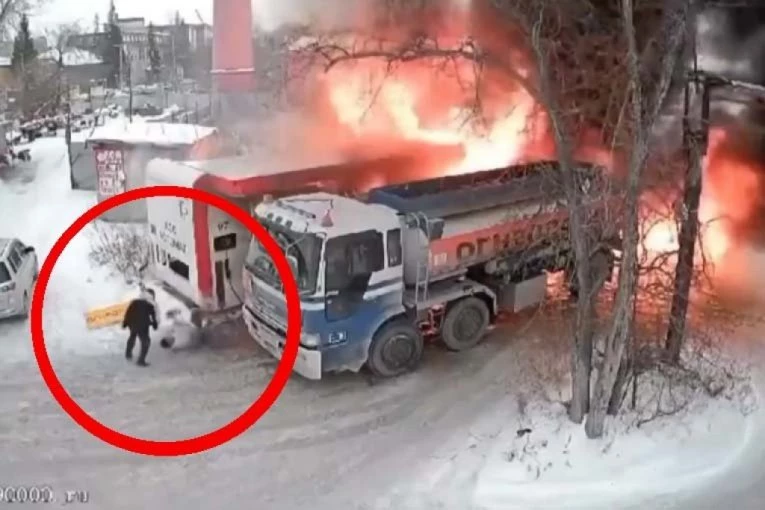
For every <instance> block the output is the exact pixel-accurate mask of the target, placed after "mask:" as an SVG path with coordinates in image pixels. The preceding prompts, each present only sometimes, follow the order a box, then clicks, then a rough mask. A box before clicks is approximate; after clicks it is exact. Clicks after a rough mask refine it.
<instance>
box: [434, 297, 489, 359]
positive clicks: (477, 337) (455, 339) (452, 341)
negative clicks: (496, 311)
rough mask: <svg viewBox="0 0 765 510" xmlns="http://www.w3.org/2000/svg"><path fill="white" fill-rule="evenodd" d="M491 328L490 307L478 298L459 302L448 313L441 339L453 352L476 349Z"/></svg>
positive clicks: (442, 327)
mask: <svg viewBox="0 0 765 510" xmlns="http://www.w3.org/2000/svg"><path fill="white" fill-rule="evenodd" d="M488 327H489V307H488V306H486V303H485V302H484V301H483V300H481V299H479V298H477V297H469V298H465V299H462V300H460V301H458V302H457V303H456V304H455V305H454V306H452V307H451V308H450V309H449V310H448V311H447V312H446V317H445V318H444V323H443V325H442V326H441V338H442V340H443V342H444V345H446V347H447V348H448V349H449V350H451V351H464V350H466V349H470V348H472V347H474V346H475V345H476V344H478V342H480V341H481V339H482V338H483V335H484V333H486V328H488Z"/></svg>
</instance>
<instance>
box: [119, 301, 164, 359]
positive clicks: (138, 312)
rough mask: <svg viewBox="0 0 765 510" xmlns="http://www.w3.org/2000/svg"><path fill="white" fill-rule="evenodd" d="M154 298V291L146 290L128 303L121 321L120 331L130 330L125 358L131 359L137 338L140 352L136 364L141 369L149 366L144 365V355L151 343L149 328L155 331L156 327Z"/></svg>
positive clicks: (147, 352)
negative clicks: (139, 342) (139, 343)
mask: <svg viewBox="0 0 765 510" xmlns="http://www.w3.org/2000/svg"><path fill="white" fill-rule="evenodd" d="M154 297H155V294H154V290H152V289H147V290H146V292H145V293H144V294H142V295H141V297H139V298H137V299H134V300H133V301H131V302H130V304H129V305H128V307H127V310H125V317H124V318H123V319H122V329H125V328H128V329H129V330H130V336H129V337H128V341H127V349H126V350H125V358H127V359H133V347H134V346H135V339H136V337H138V340H140V341H141V352H140V354H139V355H138V361H137V363H136V364H137V365H139V366H142V367H146V366H149V364H148V363H146V355H147V354H149V345H150V343H151V339H150V338H149V328H150V327H152V328H154V330H155V331H156V329H157V327H158V325H157V313H156V309H155V308H154Z"/></svg>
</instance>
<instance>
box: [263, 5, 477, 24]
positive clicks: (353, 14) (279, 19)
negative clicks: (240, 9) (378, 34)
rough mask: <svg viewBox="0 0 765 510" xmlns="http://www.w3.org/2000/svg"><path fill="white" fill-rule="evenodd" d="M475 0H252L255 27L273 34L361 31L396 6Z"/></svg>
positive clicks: (449, 6)
mask: <svg viewBox="0 0 765 510" xmlns="http://www.w3.org/2000/svg"><path fill="white" fill-rule="evenodd" d="M471 1H472V0H354V1H352V2H350V1H348V0H280V1H278V2H276V1H274V0H252V10H253V16H254V20H255V24H256V26H257V27H258V28H260V29H261V30H264V31H266V32H271V31H273V30H276V29H278V28H279V27H281V26H283V25H289V24H299V25H311V26H313V27H321V28H323V29H326V30H342V29H352V28H358V27H359V25H360V24H364V23H366V22H368V21H369V14H370V13H372V12H381V11H383V10H385V9H384V8H385V7H390V6H391V5H393V6H394V7H398V8H405V9H409V10H411V11H414V10H417V9H419V8H421V7H422V6H437V7H438V8H439V9H443V8H444V7H448V8H451V7H454V6H457V7H462V8H466V7H468V6H469V5H470V4H471Z"/></svg>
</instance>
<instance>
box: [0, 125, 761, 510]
mask: <svg viewBox="0 0 765 510" xmlns="http://www.w3.org/2000/svg"><path fill="white" fill-rule="evenodd" d="M63 154H64V152H63V144H62V143H61V140H60V139H51V140H41V141H40V142H38V145H37V146H36V148H35V149H34V150H33V157H34V158H35V160H34V161H35V165H34V166H32V167H29V168H27V169H21V170H18V171H15V172H14V173H12V174H11V175H5V176H3V177H2V179H0V218H3V219H2V220H0V236H2V235H7V234H14V235H19V236H22V237H23V236H28V237H30V238H33V239H31V240H30V242H34V243H36V246H37V248H38V250H39V251H40V252H41V254H45V253H47V251H48V249H49V248H50V247H51V246H52V244H53V242H54V240H55V239H56V237H57V236H58V235H59V234H60V233H61V232H62V231H63V229H64V228H66V227H67V226H68V225H69V224H70V223H71V221H73V220H74V219H75V217H76V216H77V215H79V214H80V213H81V212H83V211H84V210H85V209H86V208H87V207H88V206H89V205H91V204H92V203H93V196H92V194H90V193H88V192H72V191H70V190H69V188H68V182H69V180H68V175H67V174H66V170H65V168H64V167H63V165H62V164H61V163H62V158H63V157H64V156H63ZM62 168H64V169H63V170H62ZM9 217H12V218H13V220H12V221H11V222H8V221H6V220H5V218H9ZM75 244H76V242H75ZM68 250H69V249H67V251H68ZM77 254H78V250H77V247H76V246H75V247H73V251H72V252H71V253H69V255H67V252H65V253H64V256H62V259H61V262H60V266H61V267H57V268H56V270H55V271H54V275H53V277H52V278H51V282H50V285H49V288H48V293H47V295H46V304H45V306H46V310H45V331H46V337H47V338H46V340H47V345H48V350H49V353H50V355H51V358H52V359H53V362H54V366H55V368H56V370H57V373H58V375H59V377H60V379H61V380H62V382H63V383H64V384H65V386H66V387H67V389H68V391H69V393H70V394H71V395H72V396H73V397H74V398H75V399H76V400H77V401H78V402H79V403H80V405H81V406H82V407H83V408H84V409H85V410H86V411H88V412H90V413H91V414H92V415H93V416H94V417H95V418H97V419H99V420H100V421H102V422H103V423H104V424H106V425H108V426H111V427H113V428H116V429H119V430H120V431H122V432H124V433H127V434H130V435H135V436H139V437H143V438H147V439H156V440H173V439H179V438H186V437H190V436H192V435H198V434H201V433H205V432H209V431H211V430H212V429H214V428H217V427H219V426H221V425H222V424H224V423H225V422H227V421H229V420H231V419H232V418H234V416H235V415H237V414H239V413H240V412H241V411H242V410H244V408H245V407H246V406H247V405H249V404H250V403H251V401H252V400H253V399H254V398H256V397H257V395H258V394H259V393H260V391H261V390H262V389H263V388H264V386H265V384H266V383H267V381H268V378H269V376H270V373H271V371H272V370H273V367H274V366H275V362H274V361H273V360H271V359H270V358H268V357H267V356H266V355H265V354H264V353H262V352H261V351H259V350H258V349H257V348H256V347H255V346H254V345H253V344H252V342H251V341H249V339H248V338H247V336H246V335H245V334H244V332H243V331H242V330H241V329H238V328H237V327H231V328H229V329H226V330H223V331H221V332H220V333H219V335H218V336H217V341H216V342H215V346H214V347H209V348H205V349H204V350H201V351H196V352H186V353H169V352H167V351H164V350H162V349H159V348H158V347H157V346H156V344H155V345H154V346H153V347H152V351H151V352H150V354H149V361H150V362H151V363H152V366H151V367H150V368H148V369H142V368H139V367H136V366H135V365H132V364H127V363H126V362H125V360H124V358H123V357H122V352H123V345H124V344H123V343H122V342H123V341H124V339H123V338H122V337H121V336H117V335H115V334H114V333H109V332H102V333H98V334H94V333H88V332H87V331H85V330H84V328H83V327H82V325H81V324H80V323H81V322H82V316H81V313H82V310H83V309H84V307H86V306H88V305H92V304H94V303H95V302H94V301H92V300H93V299H106V300H108V296H107V297H104V296H103V294H100V295H98V296H95V297H93V296H88V294H93V293H94V291H93V290H92V289H96V288H97V289H99V291H98V292H99V293H102V292H103V291H102V290H101V289H103V285H102V283H103V282H101V281H100V280H101V279H103V278H104V277H103V275H100V274H99V273H98V272H95V273H92V274H88V275H87V276H86V275H85V274H82V273H83V270H82V263H81V261H78V260H76V257H75V255H77ZM79 254H80V255H81V252H80V253H79ZM118 292H120V290H119V289H117V290H115V293H118ZM115 295H117V294H115ZM96 302H97V301H96ZM27 331H28V324H27V323H26V322H22V321H9V322H4V323H0V360H2V361H0V363H2V364H0V459H2V460H1V461H0V487H1V486H3V485H13V484H24V485H39V484H46V485H49V486H50V487H52V488H53V489H54V491H57V492H58V494H59V495H60V496H61V495H62V494H63V492H64V491H66V490H87V491H89V493H90V504H89V505H88V506H87V507H88V508H98V509H104V510H119V509H137V508H144V509H147V510H152V509H162V510H174V509H184V510H185V509H187V508H195V509H196V508H200V509H208V508H209V509H216V508H230V509H233V510H237V509H242V510H244V509H251V508H274V509H279V510H289V509H293V508H295V509H297V508H313V509H316V510H323V509H370V510H371V509H375V510H381V509H391V510H393V509H396V510H402V509H403V510H405V509H412V510H417V509H429V508H446V509H454V510H468V509H471V508H476V509H478V507H476V505H475V503H474V502H473V492H474V490H475V485H476V480H477V478H478V476H479V474H480V472H481V469H482V466H483V464H484V462H485V461H484V460H483V459H482V457H481V454H480V447H475V445H470V446H466V447H465V449H472V448H474V447H475V448H476V452H478V454H477V455H475V456H474V460H473V462H472V463H470V464H460V465H457V464H453V463H452V460H453V459H454V458H455V457H456V455H455V456H454V457H451V455H452V454H451V452H452V450H451V449H450V448H445V445H453V444H455V443H457V444H459V443H462V442H464V441H466V440H467V439H469V438H470V437H471V436H480V437H477V439H476V440H477V441H478V440H480V439H483V438H487V437H490V436H491V434H492V432H491V431H482V430H480V429H479V428H478V427H474V423H475V421H476V418H477V417H479V416H481V415H482V414H484V413H487V412H490V411H492V410H493V409H496V407H497V405H498V402H502V403H503V404H502V405H506V404H505V403H506V402H508V401H510V402H513V401H515V399H516V392H517V387H518V383H519V382H520V381H528V380H530V379H532V378H533V377H534V374H532V373H531V371H530V369H529V363H528V360H529V357H530V356H532V355H533V353H534V345H532V342H530V341H529V340H528V338H529V337H528V336H527V335H525V334H521V333H520V332H519V333H517V334H514V333H513V332H512V330H511V331H498V332H497V333H495V334H494V335H493V336H494V338H493V339H492V340H491V341H488V342H486V343H484V344H482V345H481V346H479V348H477V349H475V350H473V351H471V352H469V353H463V354H460V355H453V354H449V353H446V352H444V351H441V350H439V349H428V350H427V353H426V360H425V363H424V366H423V367H422V369H421V370H420V371H418V372H417V373H415V374H412V375H411V376H408V377H404V378H401V379H398V380H395V381H389V382H383V383H378V384H376V385H374V386H372V385H370V384H369V383H368V381H367V380H366V379H365V378H364V377H360V376H352V375H347V376H337V377H330V378H328V379H327V380H325V381H322V382H321V383H308V382H306V381H303V380H301V379H299V378H293V379H292V380H291V381H290V383H289V384H288V385H287V388H286V389H285V391H284V393H283V395H282V397H281V398H280V399H279V400H278V402H277V403H276V405H275V406H274V408H273V409H272V411H271V412H269V413H268V414H267V415H266V416H265V417H264V418H263V419H262V420H261V421H260V422H259V423H258V424H257V425H256V426H255V427H253V428H251V429H250V430H249V431H247V432H246V433H244V434H243V435H242V436H240V437H239V438H237V439H235V440H234V441H232V442H230V443H229V444H226V445H224V446H222V447H220V448H217V449H215V450H213V451H211V452H206V453H203V454H200V455H196V456H191V457H183V458H170V459H165V458H163V459H156V458H147V457H142V456H138V455H133V454H129V453H126V452H122V451H120V450H116V449H114V448H112V447H111V446H108V445H106V444H104V443H102V442H101V441H100V440H97V439H95V438H93V437H92V436H90V435H89V434H88V433H87V432H85V431H83V430H82V429H80V428H79V427H78V426H77V425H76V424H75V423H74V422H73V421H72V419H71V418H70V417H69V416H68V415H66V414H65V413H64V412H63V411H62V410H61V409H60V407H59V406H58V404H57V403H56V402H55V401H54V400H53V398H52V397H51V395H50V394H49V392H48V391H47V389H46V388H45V386H44V384H43V382H42V380H41V378H40V376H39V373H38V370H37V366H36V364H35V362H34V358H33V355H32V352H31V345H30V340H29V336H28V333H27ZM763 350H765V348H763ZM764 355H765V354H764ZM516 414H517V412H516V411H515V410H514V408H512V407H510V406H507V409H505V418H506V419H507V420H508V421H512V422H516V421H517V420H516V418H517V416H516ZM476 444H477V443H476ZM759 444H760V445H763V448H764V449H765V440H763V441H759ZM763 453H765V452H761V451H754V450H752V451H751V452H750V454H751V457H752V459H751V461H750V462H747V463H746V464H742V465H741V466H742V467H741V471H742V472H734V473H731V474H730V475H729V476H728V477H726V482H725V484H724V485H723V486H722V488H721V487H709V489H708V490H709V491H710V492H709V493H705V494H703V495H702V496H701V497H699V496H698V495H697V496H696V497H695V498H694V500H693V501H681V498H680V497H679V496H678V497H677V498H673V499H674V506H672V508H694V509H697V508H709V509H710V510H711V509H713V508H715V509H717V508H731V509H735V510H748V509H757V510H760V509H762V508H763V507H764V505H763V496H765V483H763V482H765V466H763V465H762V459H763V458H765V455H763ZM434 462H435V463H436V464H440V465H441V466H442V467H443V470H444V472H445V473H446V474H444V473H436V472H432V471H431V469H432V466H433V465H434ZM431 478H432V479H437V480H438V481H437V482H436V483H435V485H433V488H434V489H433V490H434V492H433V493H432V494H431V493H430V492H429V491H427V490H426V491H422V490H420V491H417V490H416V486H417V485H420V480H427V479H431ZM728 479H730V480H735V481H736V482H738V484H739V485H733V484H731V483H730V482H729V481H728ZM422 485H423V486H424V487H428V484H427V483H425V482H424V481H423V482H422ZM413 486H414V487H413ZM516 490H523V489H522V488H516ZM739 490H741V491H743V492H741V493H739V492H738V491H739ZM733 501H736V503H735V504H732V502H733ZM560 503H561V507H560V508H566V506H567V505H566V502H565V501H561V502H560ZM661 503H663V502H656V506H655V507H656V508H659V507H661ZM702 503H703V504H702ZM641 507H642V505H641ZM624 508H628V507H627V506H626V505H625V506H624Z"/></svg>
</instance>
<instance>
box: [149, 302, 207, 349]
mask: <svg viewBox="0 0 765 510" xmlns="http://www.w3.org/2000/svg"><path fill="white" fill-rule="evenodd" d="M159 338H160V341H159V345H160V346H162V347H163V348H164V349H172V350H174V351H177V350H182V349H188V348H191V347H196V346H198V345H199V344H200V342H201V332H200V331H199V330H198V329H197V328H196V327H195V326H194V325H193V324H192V323H191V322H190V321H187V320H186V319H184V317H183V314H182V312H181V310H180V309H179V308H173V309H171V310H168V311H167V313H166V314H165V320H164V321H163V322H162V324H161V325H160V331H159Z"/></svg>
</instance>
